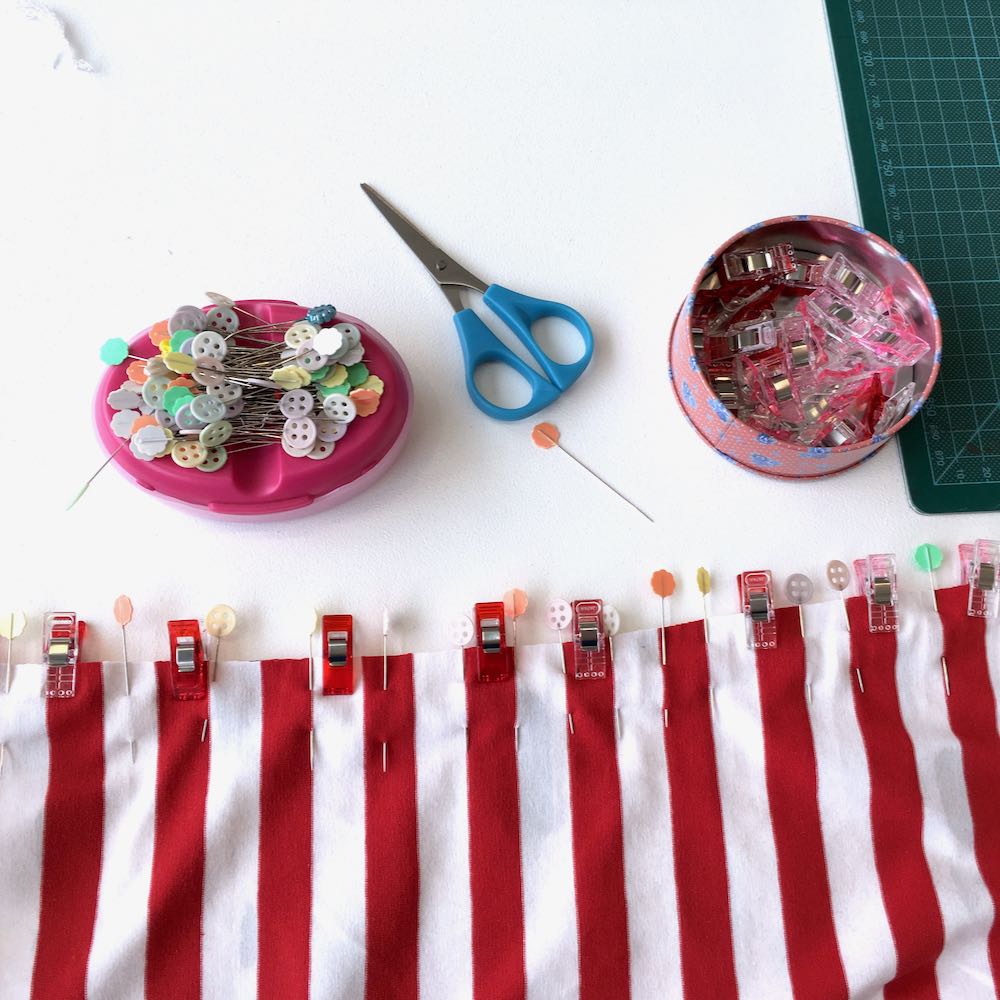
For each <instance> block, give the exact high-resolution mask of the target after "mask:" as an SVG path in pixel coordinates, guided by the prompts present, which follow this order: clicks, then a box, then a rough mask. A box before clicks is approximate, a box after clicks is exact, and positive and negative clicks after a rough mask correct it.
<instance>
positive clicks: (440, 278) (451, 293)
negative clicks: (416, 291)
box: [361, 184, 487, 312]
mask: <svg viewBox="0 0 1000 1000" xmlns="http://www.w3.org/2000/svg"><path fill="white" fill-rule="evenodd" d="M361 190H362V191H364V193H365V194H366V195H368V197H369V198H370V199H371V201H372V203H373V204H374V205H375V207H376V208H377V209H378V210H379V211H380V212H381V213H382V215H384V216H385V219H386V222H388V223H389V225H390V226H392V228H393V229H395V230H396V232H397V233H398V234H399V236H400V238H401V239H402V241H403V242H404V243H405V244H406V245H407V246H408V247H409V248H410V249H411V250H412V251H413V253H414V254H415V255H416V257H417V260H419V261H420V263H421V264H423V265H424V267H426V268H427V270H428V271H430V273H431V276H432V277H433V278H434V280H435V281H436V282H437V283H438V285H440V286H441V291H442V292H444V295H445V298H447V300H448V301H449V302H450V303H451V306H452V308H453V309H454V310H455V312H461V310H462V309H463V308H465V307H464V306H463V305H462V301H461V298H460V297H459V293H458V290H459V288H471V289H473V290H475V291H477V292H485V291H486V288H487V285H486V282H485V281H483V280H482V279H481V278H477V277H476V276H475V275H474V274H472V273H471V272H470V271H467V270H466V269H465V268H464V267H462V265H461V264H459V263H458V262H457V261H455V260H453V259H452V258H451V257H449V256H448V254H446V253H445V252H444V251H443V250H442V249H441V248H440V247H439V246H438V245H437V244H436V243H432V242H431V241H430V240H429V239H428V238H427V237H426V236H425V235H424V234H423V233H422V232H421V231H420V230H419V229H417V227H416V226H415V225H413V223H412V222H410V220H409V219H407V218H406V217H405V216H404V215H402V214H401V213H400V212H398V211H396V209H395V208H393V207H392V205H390V204H389V202H387V201H386V200H385V198H383V197H382V195H380V194H379V193H378V192H377V191H376V190H375V189H374V188H373V187H372V186H371V185H370V184H362V185H361Z"/></svg>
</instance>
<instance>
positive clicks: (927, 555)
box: [913, 542, 951, 697]
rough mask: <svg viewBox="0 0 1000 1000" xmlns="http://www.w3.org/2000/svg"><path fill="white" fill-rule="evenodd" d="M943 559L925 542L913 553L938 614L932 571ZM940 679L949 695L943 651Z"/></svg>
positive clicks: (949, 688)
mask: <svg viewBox="0 0 1000 1000" xmlns="http://www.w3.org/2000/svg"><path fill="white" fill-rule="evenodd" d="M943 559H944V557H943V556H942V554H941V550H940V549H939V548H938V547H937V546H936V545H931V544H929V543H927V542H924V544H923V545H918V546H917V550H916V552H914V553H913V561H914V562H915V563H916V564H917V566H918V567H919V568H920V569H922V570H923V571H924V572H925V573H926V574H927V576H928V578H929V579H930V583H931V600H932V601H933V602H934V610H935V611H937V612H938V613H939V614H940V611H939V609H938V601H937V581H936V580H935V577H934V571H935V570H936V569H940V568H941V562H942V560H943ZM941 679H942V680H943V681H944V693H945V695H946V696H948V697H951V678H950V676H949V674H948V661H947V660H946V659H945V658H944V654H943V653H942V654H941Z"/></svg>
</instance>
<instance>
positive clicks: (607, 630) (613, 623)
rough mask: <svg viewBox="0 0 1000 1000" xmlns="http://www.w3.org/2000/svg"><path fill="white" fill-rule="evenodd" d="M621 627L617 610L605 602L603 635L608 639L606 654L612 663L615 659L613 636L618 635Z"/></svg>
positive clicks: (620, 617)
mask: <svg viewBox="0 0 1000 1000" xmlns="http://www.w3.org/2000/svg"><path fill="white" fill-rule="evenodd" d="M621 627H622V616H621V615H620V614H619V613H618V609H617V608H616V607H615V606H614V605H613V604H608V602H607V601H605V602H604V634H605V636H607V639H608V652H609V653H610V654H611V660H612V662H614V659H615V636H616V635H618V632H619V630H620V629H621Z"/></svg>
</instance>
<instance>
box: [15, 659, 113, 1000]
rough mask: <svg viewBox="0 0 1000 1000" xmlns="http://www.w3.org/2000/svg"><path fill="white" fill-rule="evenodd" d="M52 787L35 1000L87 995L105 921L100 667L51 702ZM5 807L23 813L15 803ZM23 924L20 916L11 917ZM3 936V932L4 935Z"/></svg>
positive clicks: (81, 670) (80, 671)
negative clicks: (101, 903)
mask: <svg viewBox="0 0 1000 1000" xmlns="http://www.w3.org/2000/svg"><path fill="white" fill-rule="evenodd" d="M45 724H46V728H47V729H48V734H49V787H48V791H47V792H46V795H45V829H44V833H43V839H42V887H41V910H40V914H39V921H38V944H37V946H36V949H35V969H34V975H33V976H32V983H31V996H32V1000H48V998H49V997H51V998H53V1000H65V998H67V997H83V996H84V994H85V993H86V984H87V960H88V958H89V957H90V945H91V943H92V942H93V939H94V921H95V920H96V918H97V888H98V884H99V882H100V879H101V849H102V846H103V841H104V685H103V679H102V676H101V664H100V663H79V664H77V668H76V694H75V695H74V696H73V697H72V698H49V699H48V704H47V705H46V706H45ZM4 808H8V809H14V808H17V805H16V803H7V804H6V805H5V807H4ZM7 919H8V920H16V919H17V914H16V913H8V914H7ZM0 933H2V932H0Z"/></svg>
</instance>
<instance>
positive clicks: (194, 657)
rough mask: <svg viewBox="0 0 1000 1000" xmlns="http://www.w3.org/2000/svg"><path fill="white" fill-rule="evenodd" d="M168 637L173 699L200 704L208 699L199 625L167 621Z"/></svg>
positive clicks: (192, 620) (196, 622) (192, 621)
mask: <svg viewBox="0 0 1000 1000" xmlns="http://www.w3.org/2000/svg"><path fill="white" fill-rule="evenodd" d="M167 633H168V635H169V637H170V681H171V685H172V687H173V694H174V699H175V700H177V701H203V700H204V699H205V698H206V697H207V695H208V663H207V662H206V659H205V650H204V646H203V645H202V641H201V625H200V624H199V623H198V621H196V620H195V619H193V618H186V619H183V620H179V621H169V622H167ZM202 739H204V733H203V734H202Z"/></svg>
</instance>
